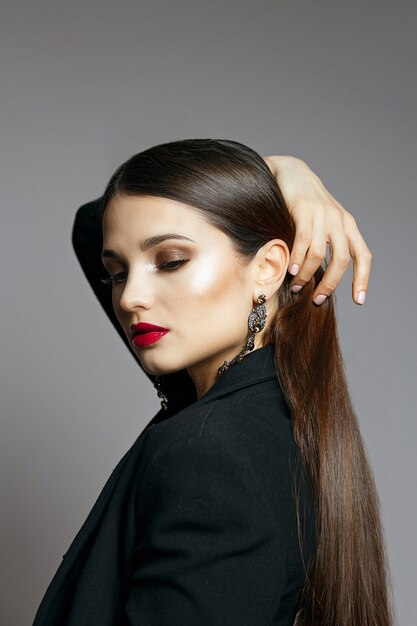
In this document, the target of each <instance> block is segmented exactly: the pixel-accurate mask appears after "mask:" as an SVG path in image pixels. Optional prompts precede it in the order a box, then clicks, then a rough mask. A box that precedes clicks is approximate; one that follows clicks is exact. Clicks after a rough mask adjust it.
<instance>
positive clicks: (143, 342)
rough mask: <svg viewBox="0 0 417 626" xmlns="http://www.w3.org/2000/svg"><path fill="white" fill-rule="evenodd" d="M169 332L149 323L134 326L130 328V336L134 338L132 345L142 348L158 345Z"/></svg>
mask: <svg viewBox="0 0 417 626" xmlns="http://www.w3.org/2000/svg"><path fill="white" fill-rule="evenodd" d="M168 332H169V330H168V329H167V328H163V327H162V326H156V324H149V323H148V322H139V324H132V325H131V327H130V334H131V335H132V337H133V339H132V343H134V344H135V345H136V346H140V347H146V346H150V345H152V344H153V343H156V342H157V341H159V340H160V339H162V337H163V336H164V335H166V334H167V333H168Z"/></svg>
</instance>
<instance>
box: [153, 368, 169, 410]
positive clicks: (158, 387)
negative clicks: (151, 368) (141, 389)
mask: <svg viewBox="0 0 417 626" xmlns="http://www.w3.org/2000/svg"><path fill="white" fill-rule="evenodd" d="M153 386H154V387H155V389H156V392H157V395H158V398H161V409H164V411H166V410H167V409H168V398H167V397H166V395H165V394H164V393H163V391H162V379H161V376H157V377H156V378H155V381H154V384H153Z"/></svg>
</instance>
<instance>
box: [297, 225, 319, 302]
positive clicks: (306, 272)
mask: <svg viewBox="0 0 417 626" xmlns="http://www.w3.org/2000/svg"><path fill="white" fill-rule="evenodd" d="M325 256H326V235H325V229H324V218H323V216H322V215H321V214H317V215H315V217H314V220H313V224H312V232H311V241H310V245H309V248H308V250H307V254H306V256H305V259H304V261H303V263H302V265H301V268H300V271H299V272H298V274H297V276H296V277H295V278H294V280H293V281H292V283H291V291H293V292H295V293H297V292H298V291H300V286H301V287H303V286H304V285H305V284H306V283H308V282H309V280H311V278H312V277H313V275H314V273H315V271H316V270H317V268H318V267H319V265H320V264H321V263H322V262H323V259H324V258H325Z"/></svg>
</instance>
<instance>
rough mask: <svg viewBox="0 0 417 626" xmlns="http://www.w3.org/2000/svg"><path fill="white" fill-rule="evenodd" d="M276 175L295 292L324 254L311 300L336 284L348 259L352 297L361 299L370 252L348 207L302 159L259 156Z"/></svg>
mask: <svg viewBox="0 0 417 626" xmlns="http://www.w3.org/2000/svg"><path fill="white" fill-rule="evenodd" d="M264 160H265V162H266V163H267V165H268V167H269V169H270V170H271V172H272V174H273V175H274V177H275V178H276V180H277V182H278V184H279V186H280V188H281V191H282V194H283V196H284V198H285V201H286V203H287V206H288V209H289V211H290V213H291V215H292V218H293V220H294V222H295V225H296V235H295V241H294V245H293V248H292V251H291V257H290V264H289V272H290V273H291V274H293V275H294V280H293V282H292V289H293V291H295V292H297V291H300V289H302V287H303V286H304V285H305V284H306V283H307V282H308V281H309V280H310V279H311V278H312V276H313V274H314V272H315V271H316V269H317V268H318V266H319V265H320V264H321V263H322V262H323V260H324V259H325V258H326V250H327V244H329V249H330V260H329V263H328V265H327V268H326V271H325V273H324V276H323V278H322V280H321V281H320V283H319V284H318V285H317V288H316V289H315V291H314V293H313V301H314V302H315V303H316V304H318V305H320V304H322V302H324V301H325V299H326V297H328V296H330V295H331V294H332V292H333V291H334V290H335V289H336V287H337V285H338V284H339V282H340V280H341V279H342V276H343V274H344V273H345V271H346V270H347V268H348V267H349V265H350V260H351V258H352V259H353V281H352V299H353V301H354V302H355V303H356V304H363V303H364V302H365V296H366V292H367V290H368V284H369V276H370V272H371V262H372V253H371V251H370V249H369V248H368V246H367V245H366V242H365V240H364V238H363V237H362V235H361V233H360V232H359V229H358V226H357V224H356V220H355V218H354V217H353V215H352V214H351V213H349V212H348V211H346V209H344V208H343V207H342V205H341V204H340V203H339V202H338V201H337V200H336V199H335V198H334V197H333V196H332V195H331V194H330V193H329V191H328V190H327V189H326V188H325V186H324V185H323V183H322V181H321V180H320V178H319V177H318V176H317V175H316V174H315V173H314V172H313V171H312V170H311V169H310V168H309V167H308V165H307V164H306V163H305V162H304V161H303V160H302V159H299V158H297V157H293V156H275V155H274V156H267V157H264Z"/></svg>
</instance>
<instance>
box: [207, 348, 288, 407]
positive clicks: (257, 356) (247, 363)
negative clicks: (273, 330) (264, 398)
mask: <svg viewBox="0 0 417 626" xmlns="http://www.w3.org/2000/svg"><path fill="white" fill-rule="evenodd" d="M273 379H277V372H276V369H275V349H274V345H273V344H272V343H270V344H267V345H266V346H263V347H262V348H257V349H256V350H253V352H249V353H248V354H246V356H245V357H244V359H243V361H242V362H241V363H235V364H233V365H231V366H230V367H229V369H228V370H226V371H225V372H224V373H223V374H221V375H220V376H219V377H218V378H217V380H216V382H215V383H214V385H212V386H211V387H210V389H208V391H207V392H206V393H205V394H204V396H202V397H201V398H200V400H199V402H205V401H211V400H214V399H215V398H216V399H217V398H219V397H221V396H224V395H226V394H229V393H230V392H232V391H235V390H237V389H241V388H243V387H248V386H250V385H256V384H257V383H260V382H262V381H265V380H273Z"/></svg>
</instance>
